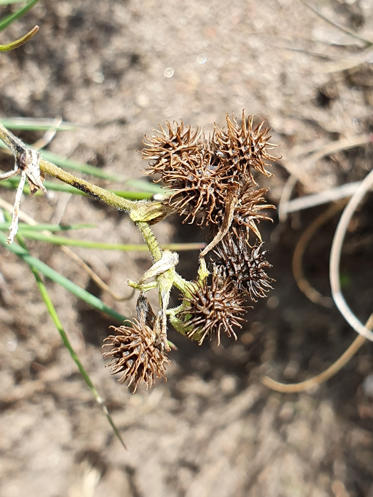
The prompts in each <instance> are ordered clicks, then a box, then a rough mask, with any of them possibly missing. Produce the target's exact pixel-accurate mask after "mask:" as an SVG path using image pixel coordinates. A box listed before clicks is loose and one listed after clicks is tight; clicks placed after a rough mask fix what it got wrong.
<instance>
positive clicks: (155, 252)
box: [135, 221, 162, 262]
mask: <svg viewBox="0 0 373 497" xmlns="http://www.w3.org/2000/svg"><path fill="white" fill-rule="evenodd" d="M135 224H136V226H137V227H138V229H139V230H140V232H141V234H142V236H143V238H144V241H145V243H146V244H147V246H148V249H149V252H150V253H151V255H152V258H153V261H154V262H157V261H159V260H160V259H161V257H162V249H161V247H160V246H159V243H158V240H157V239H156V237H155V235H154V233H153V231H152V229H151V227H150V226H149V224H148V223H144V222H143V221H137V222H136V223H135Z"/></svg>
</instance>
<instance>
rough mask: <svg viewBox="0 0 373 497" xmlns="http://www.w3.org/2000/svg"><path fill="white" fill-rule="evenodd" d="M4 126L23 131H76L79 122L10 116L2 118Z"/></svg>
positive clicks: (0, 120)
mask: <svg viewBox="0 0 373 497" xmlns="http://www.w3.org/2000/svg"><path fill="white" fill-rule="evenodd" d="M0 122H1V123H2V125H3V126H5V127H6V128H9V129H15V130H23V131H49V130H56V131H74V130H75V129H77V128H79V127H80V125H79V124H75V123H71V122H68V121H62V122H61V123H59V124H56V120H55V119H43V118H41V119H35V118H33V117H10V118H7V119H0Z"/></svg>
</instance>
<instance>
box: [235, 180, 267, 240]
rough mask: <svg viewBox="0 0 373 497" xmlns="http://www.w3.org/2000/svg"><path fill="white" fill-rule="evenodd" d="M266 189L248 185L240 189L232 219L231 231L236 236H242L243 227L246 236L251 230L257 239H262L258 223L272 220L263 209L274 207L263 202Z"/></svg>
mask: <svg viewBox="0 0 373 497" xmlns="http://www.w3.org/2000/svg"><path fill="white" fill-rule="evenodd" d="M267 191H268V190H267V189H266V188H259V189H256V188H253V187H250V186H248V185H245V186H243V188H242V189H241V191H240V194H239V196H238V202H237V204H236V205H235V208H234V213H233V219H232V231H233V233H235V235H236V237H237V238H240V237H241V236H242V235H241V233H242V228H245V229H246V232H247V234H248V238H249V235H250V232H253V233H254V234H255V235H256V236H257V238H258V240H259V241H261V240H262V238H261V234H260V231H259V228H258V223H259V222H260V221H261V220H264V221H272V219H271V218H270V217H269V216H268V215H267V214H266V213H265V211H266V210H267V209H274V208H275V207H274V205H271V204H267V203H266V202H265V198H264V195H265V194H266V193H267Z"/></svg>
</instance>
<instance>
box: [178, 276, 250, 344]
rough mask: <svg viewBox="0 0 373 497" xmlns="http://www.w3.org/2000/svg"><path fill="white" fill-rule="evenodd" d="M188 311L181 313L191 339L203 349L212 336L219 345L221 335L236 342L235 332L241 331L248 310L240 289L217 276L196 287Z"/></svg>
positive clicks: (228, 280)
mask: <svg viewBox="0 0 373 497" xmlns="http://www.w3.org/2000/svg"><path fill="white" fill-rule="evenodd" d="M184 302H186V303H187V305H186V307H185V308H184V309H183V310H182V311H181V312H180V313H179V315H178V318H179V319H181V320H182V321H183V322H184V324H185V325H186V326H187V328H188V330H189V331H188V332H187V333H186V335H187V337H188V338H191V339H192V340H197V341H198V343H199V345H201V344H202V343H203V341H204V339H205V338H206V336H209V337H210V338H212V337H213V336H215V335H216V336H217V339H218V344H220V337H221V333H225V334H226V335H227V336H228V337H231V336H233V337H234V338H235V339H237V335H236V333H235V331H234V328H241V327H242V322H243V321H244V318H243V316H244V314H245V312H246V309H245V307H244V301H243V299H242V297H241V296H240V294H239V291H238V289H237V287H236V286H235V285H234V283H233V282H232V280H230V279H229V278H221V277H220V276H219V275H218V274H216V273H215V272H214V273H213V274H212V276H211V280H210V279H209V278H207V279H205V280H204V281H203V283H199V284H197V285H196V288H195V291H194V292H193V293H192V294H191V295H190V296H189V297H185V299H184Z"/></svg>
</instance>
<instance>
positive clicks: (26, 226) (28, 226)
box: [0, 223, 96, 231]
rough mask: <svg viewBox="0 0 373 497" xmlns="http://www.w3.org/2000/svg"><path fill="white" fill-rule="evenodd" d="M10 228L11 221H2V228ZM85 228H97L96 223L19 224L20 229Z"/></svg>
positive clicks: (0, 228) (2, 229)
mask: <svg viewBox="0 0 373 497" xmlns="http://www.w3.org/2000/svg"><path fill="white" fill-rule="evenodd" d="M9 228H10V223H0V230H1V231H7V230H8V229H9ZM85 228H96V225H95V224H35V225H31V224H26V223H20V224H19V225H18V229H19V231H70V230H80V229H85Z"/></svg>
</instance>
